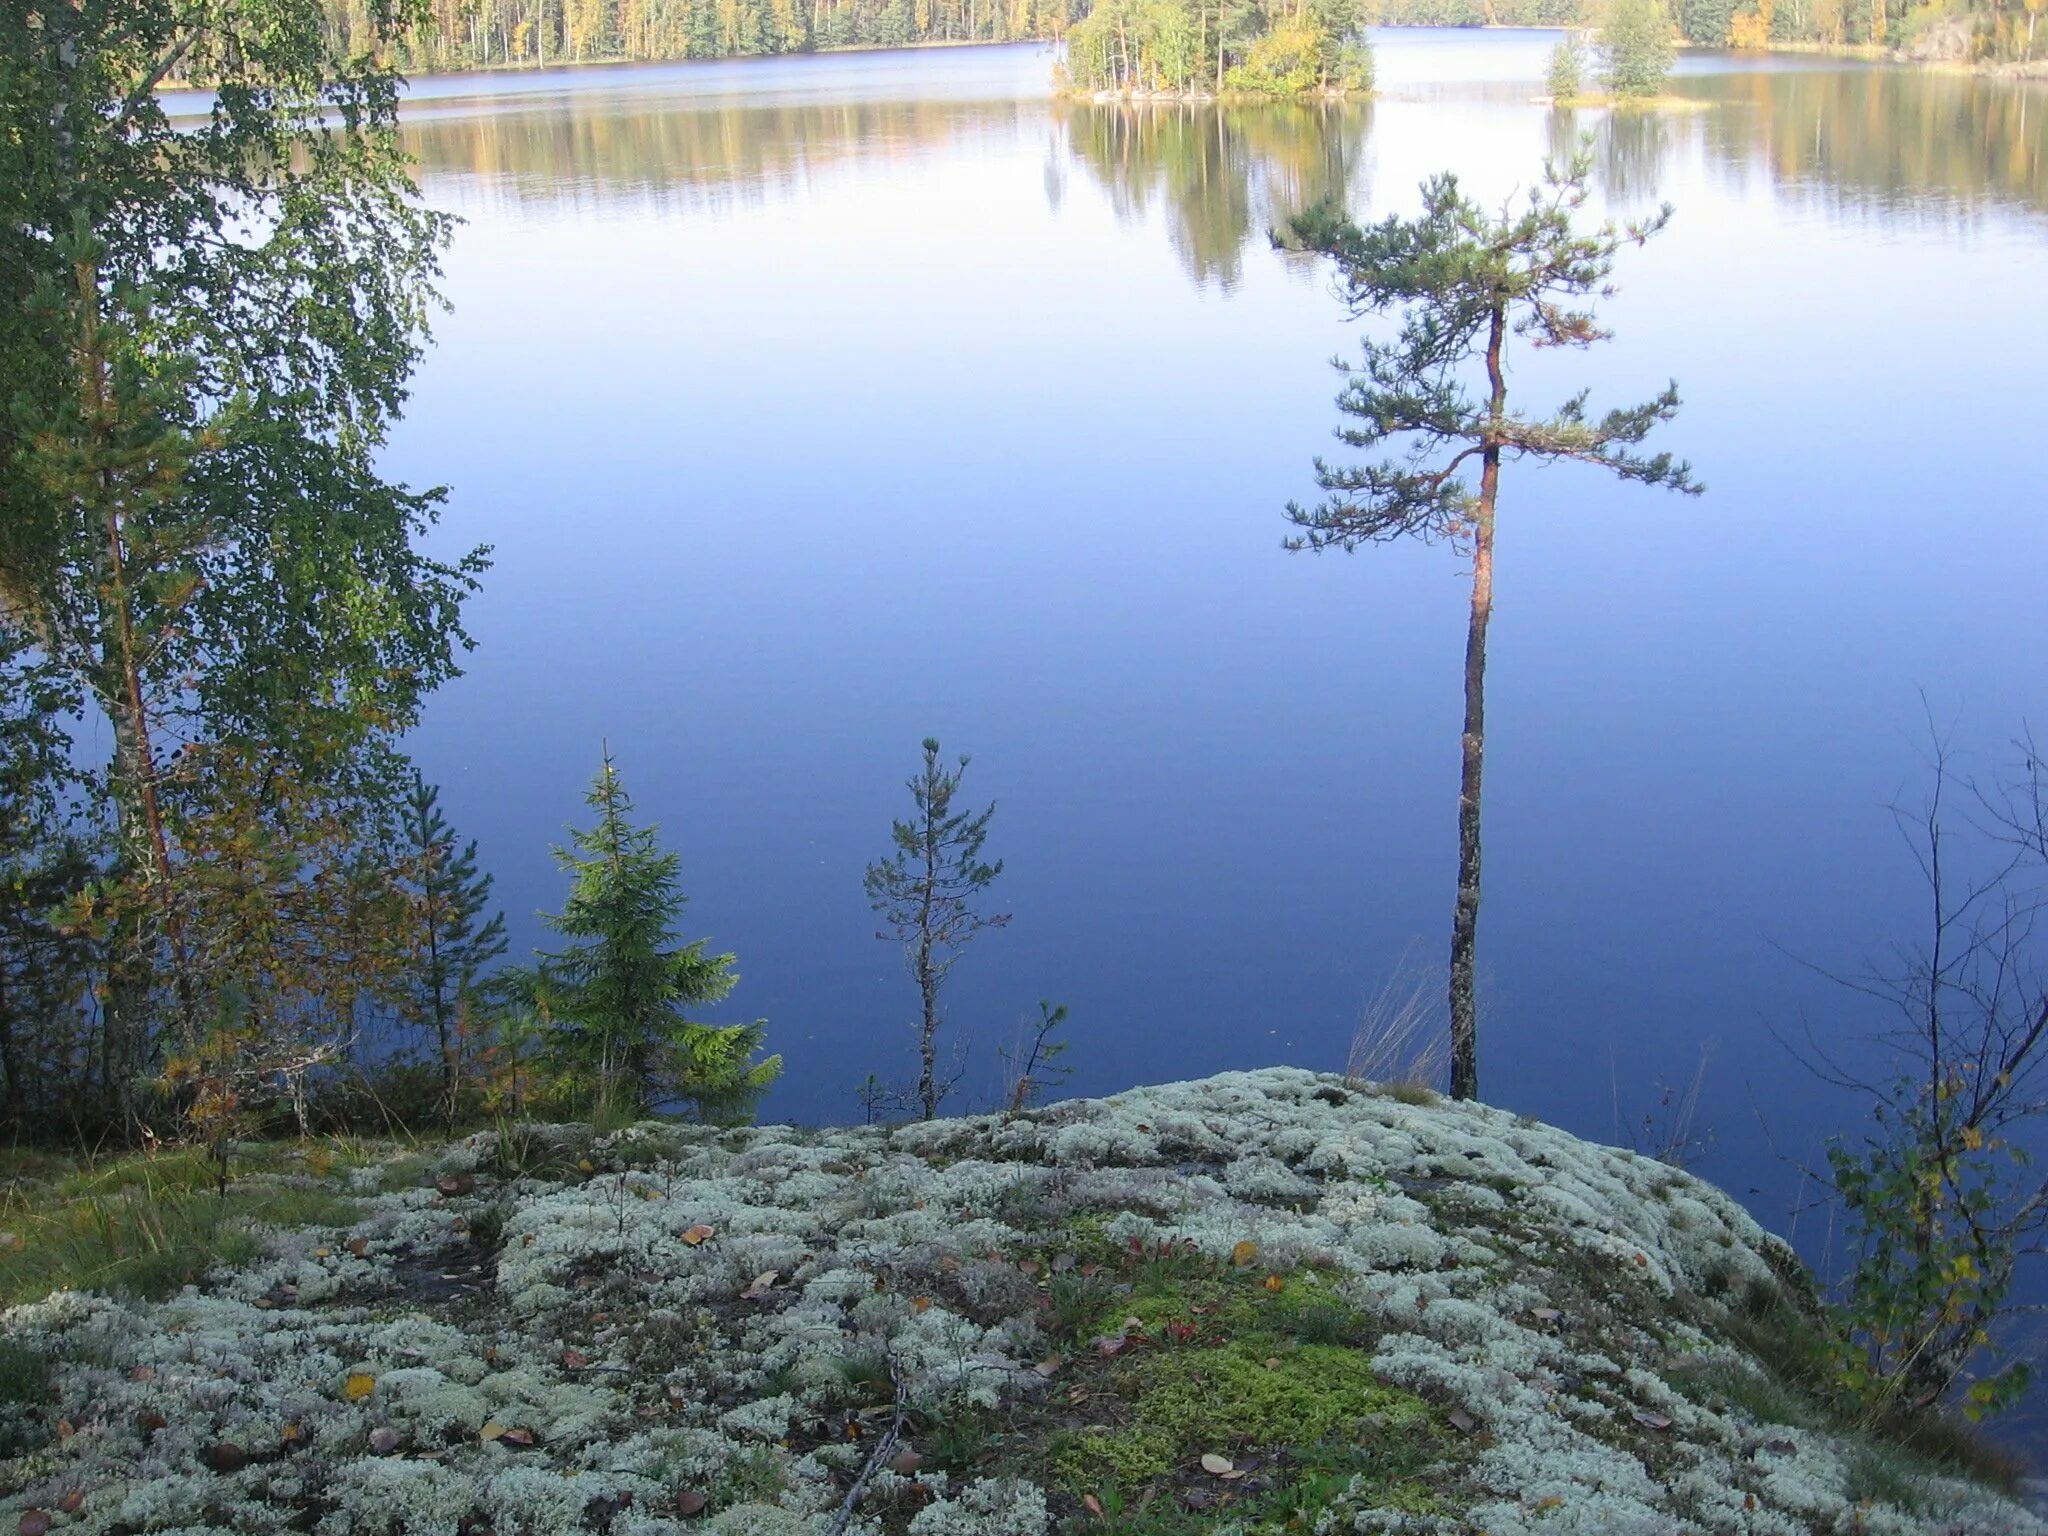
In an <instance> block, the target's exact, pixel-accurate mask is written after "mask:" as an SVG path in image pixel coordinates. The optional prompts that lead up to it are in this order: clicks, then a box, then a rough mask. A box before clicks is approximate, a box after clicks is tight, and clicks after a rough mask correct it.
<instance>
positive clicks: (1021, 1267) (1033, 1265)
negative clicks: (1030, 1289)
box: [1017, 1259, 1043, 1275]
mask: <svg viewBox="0 0 2048 1536" xmlns="http://www.w3.org/2000/svg"><path fill="white" fill-rule="evenodd" d="M1042 1267H1043V1266H1042V1265H1040V1263H1039V1262H1038V1260H1036V1259H1019V1260H1018V1261H1017V1273H1019V1274H1020V1275H1036V1274H1037V1273H1038V1271H1039V1270H1040V1269H1041V1268H1042Z"/></svg>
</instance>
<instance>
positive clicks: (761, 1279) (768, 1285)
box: [740, 1269, 782, 1301]
mask: <svg viewBox="0 0 2048 1536" xmlns="http://www.w3.org/2000/svg"><path fill="white" fill-rule="evenodd" d="M781 1278H782V1271H781V1270H779V1269H764V1270H762V1271H761V1273H760V1274H758V1275H756V1276H754V1280H753V1283H752V1284H751V1285H749V1286H748V1287H747V1288H746V1289H745V1290H744V1291H741V1292H740V1300H741V1301H759V1300H761V1298H762V1297H764V1296H766V1295H768V1294H769V1293H770V1292H772V1291H773V1290H774V1289H775V1282H776V1281H778V1280H780V1279H781Z"/></svg>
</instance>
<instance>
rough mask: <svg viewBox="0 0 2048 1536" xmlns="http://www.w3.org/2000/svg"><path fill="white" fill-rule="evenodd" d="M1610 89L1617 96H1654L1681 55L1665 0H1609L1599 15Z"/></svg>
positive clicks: (1601, 40) (1661, 87) (1662, 87)
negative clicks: (1675, 41)
mask: <svg viewBox="0 0 2048 1536" xmlns="http://www.w3.org/2000/svg"><path fill="white" fill-rule="evenodd" d="M1600 46H1601V48H1602V50H1603V51H1604V52H1605V54H1606V70H1605V74H1606V81H1607V89H1608V90H1609V91H1611V92H1613V93H1614V94H1615V95H1616V96H1655V95H1656V94H1657V93H1658V92H1659V91H1661V90H1663V89H1664V77H1665V76H1666V75H1668V74H1670V73H1671V65H1672V63H1673V61H1674V60H1675V59H1676V58H1677V56H1678V50H1677V46H1676V44H1675V43H1674V42H1673V40H1672V27H1671V17H1670V14H1669V13H1668V12H1666V11H1665V9H1664V6H1663V3H1662V0H1607V4H1606V6H1605V8H1604V9H1603V10H1602V12H1601V16H1600Z"/></svg>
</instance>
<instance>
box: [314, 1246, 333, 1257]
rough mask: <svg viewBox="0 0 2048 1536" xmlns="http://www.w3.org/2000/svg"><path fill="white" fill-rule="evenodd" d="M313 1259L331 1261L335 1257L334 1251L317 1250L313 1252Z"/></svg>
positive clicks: (328, 1249) (326, 1249) (330, 1249)
mask: <svg viewBox="0 0 2048 1536" xmlns="http://www.w3.org/2000/svg"><path fill="white" fill-rule="evenodd" d="M313 1257H314V1258H316V1259H331V1258H333V1257H334V1250H333V1249H332V1248H315V1249H314V1250H313Z"/></svg>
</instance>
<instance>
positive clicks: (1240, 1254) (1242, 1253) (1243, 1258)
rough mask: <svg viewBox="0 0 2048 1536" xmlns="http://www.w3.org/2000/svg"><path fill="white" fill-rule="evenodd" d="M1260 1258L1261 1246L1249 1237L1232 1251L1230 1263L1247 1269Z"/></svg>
mask: <svg viewBox="0 0 2048 1536" xmlns="http://www.w3.org/2000/svg"><path fill="white" fill-rule="evenodd" d="M1258 1256H1259V1245H1258V1244H1257V1243H1255V1242H1253V1241H1252V1240H1251V1239H1250V1238H1248V1237H1247V1238H1245V1239H1244V1240H1243V1241H1241V1242H1240V1243H1238V1245H1237V1246H1236V1247H1234V1248H1232V1249H1231V1250H1230V1262H1231V1263H1233V1264H1235V1265H1236V1266H1237V1267H1238V1268H1239V1269H1244V1268H1247V1267H1248V1266H1249V1265H1250V1264H1251V1262H1252V1260H1253V1259H1256V1258H1257V1257H1258Z"/></svg>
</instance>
